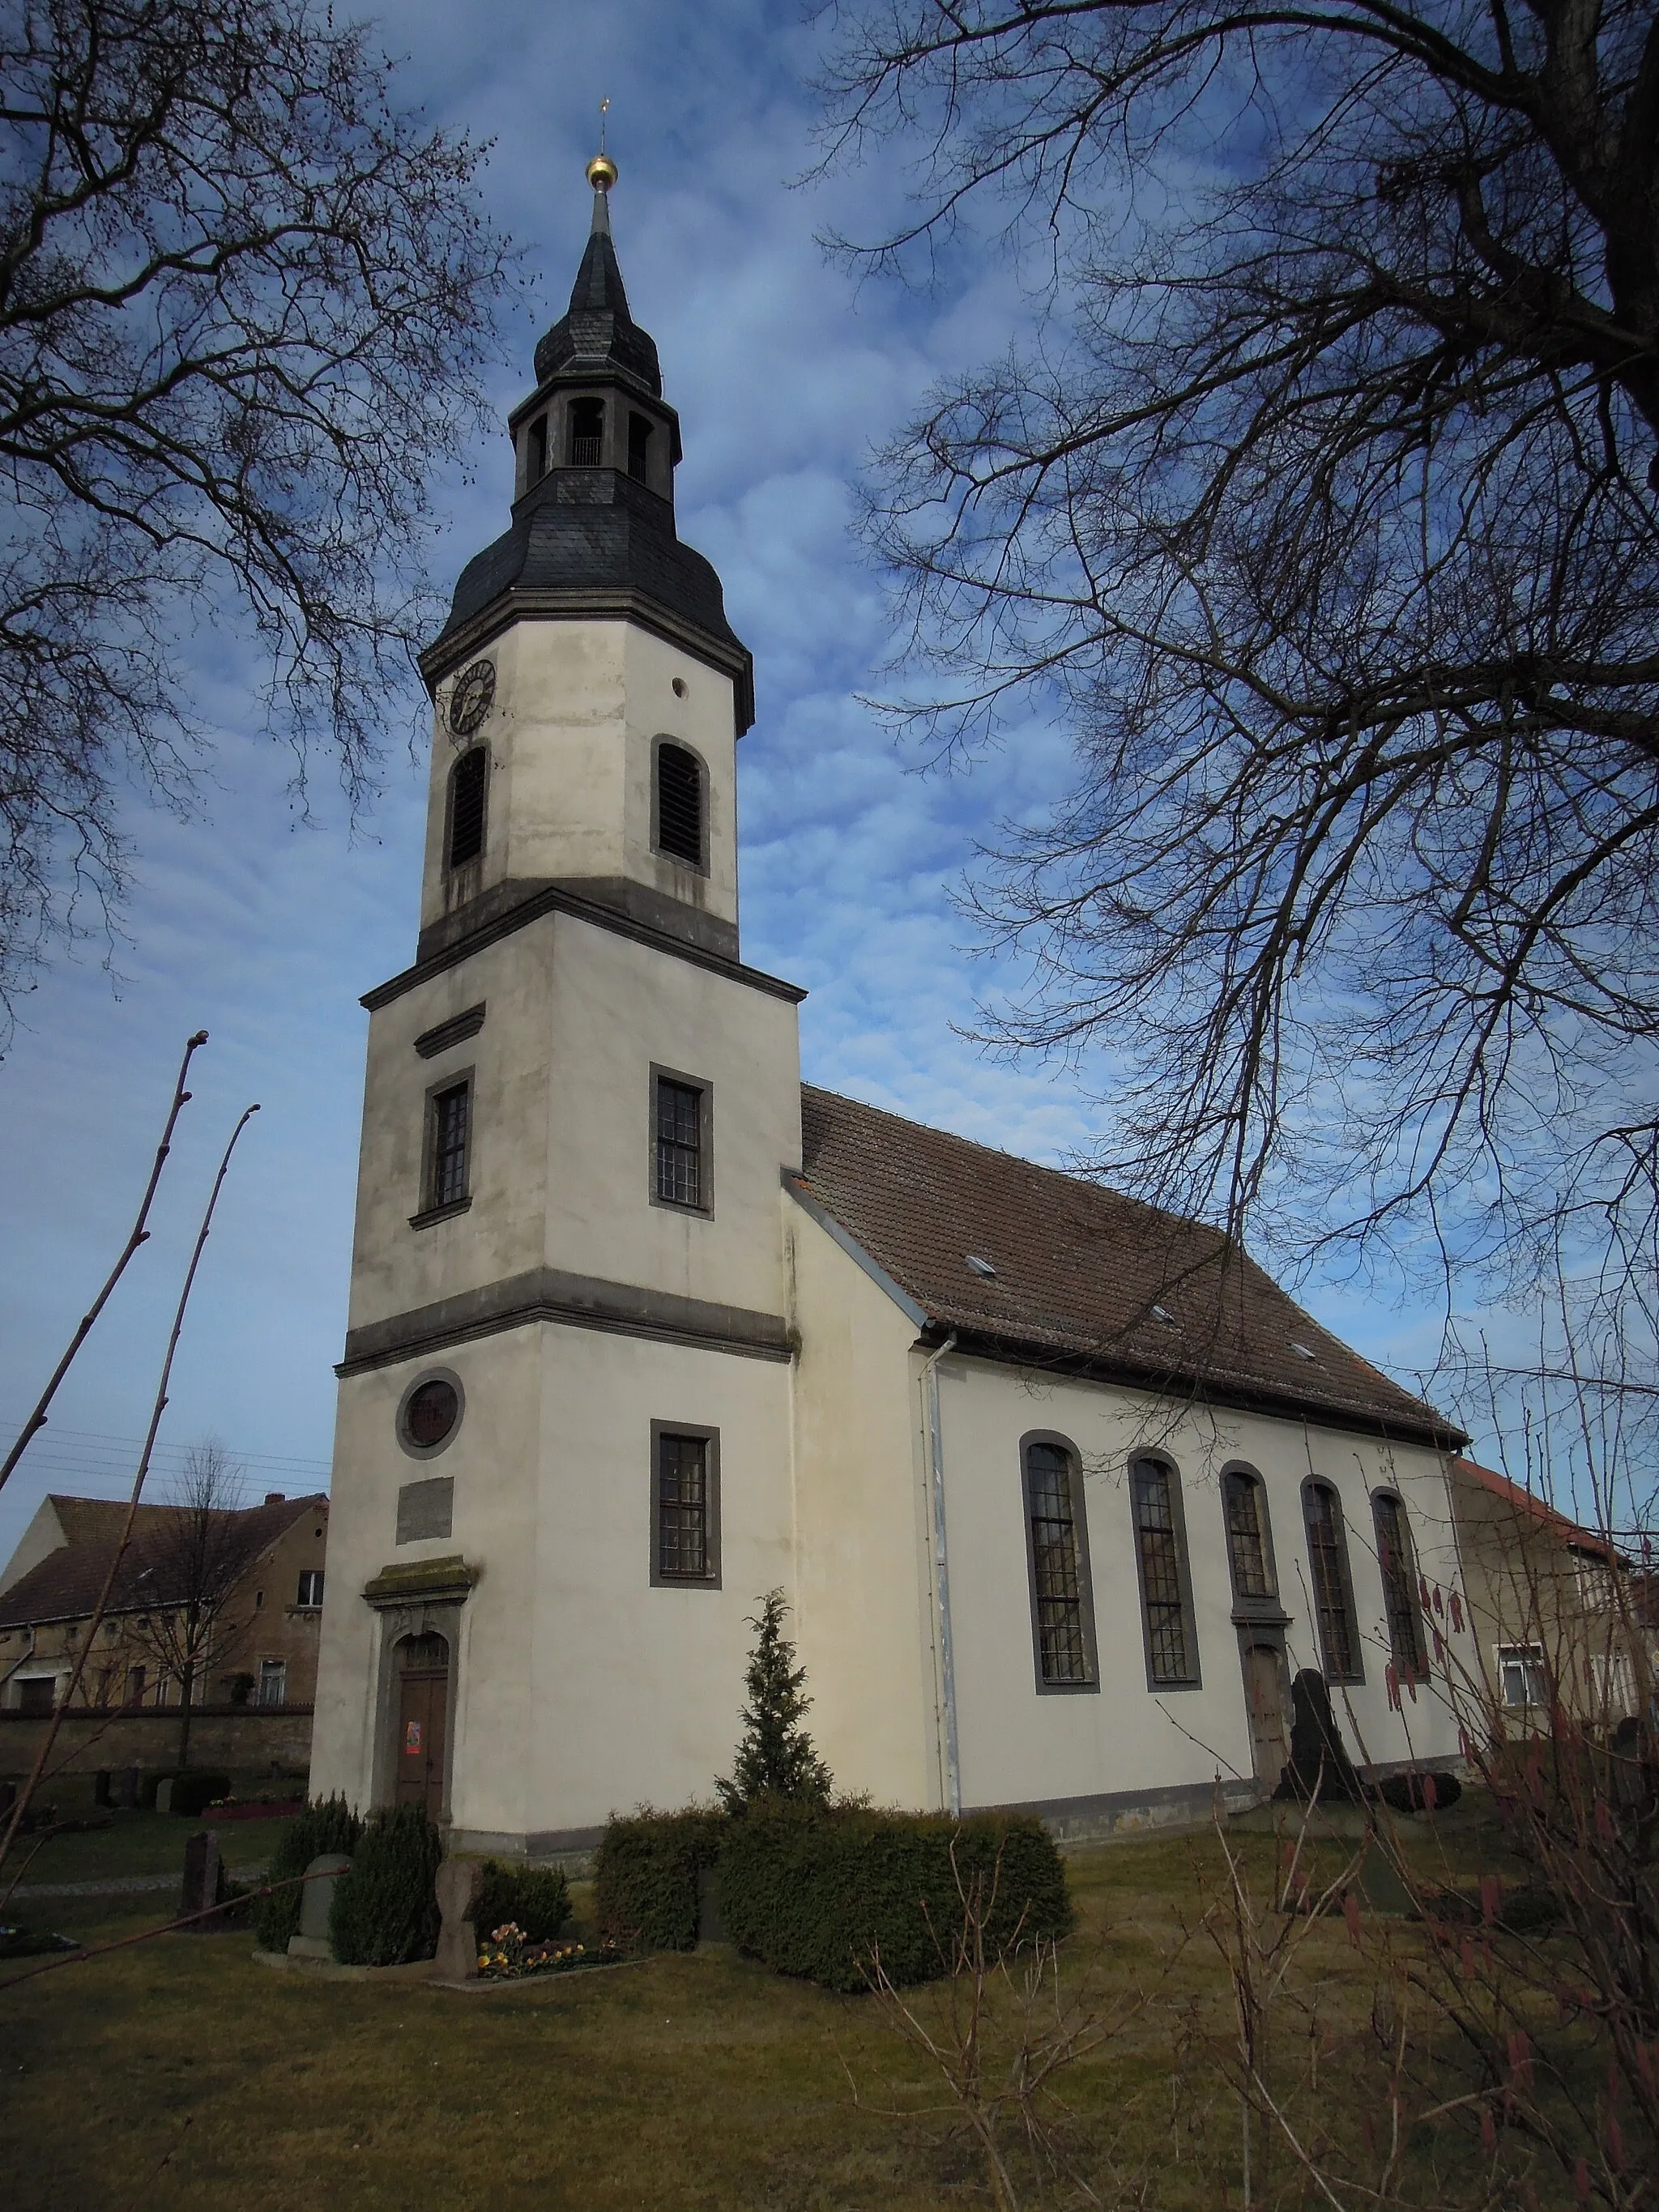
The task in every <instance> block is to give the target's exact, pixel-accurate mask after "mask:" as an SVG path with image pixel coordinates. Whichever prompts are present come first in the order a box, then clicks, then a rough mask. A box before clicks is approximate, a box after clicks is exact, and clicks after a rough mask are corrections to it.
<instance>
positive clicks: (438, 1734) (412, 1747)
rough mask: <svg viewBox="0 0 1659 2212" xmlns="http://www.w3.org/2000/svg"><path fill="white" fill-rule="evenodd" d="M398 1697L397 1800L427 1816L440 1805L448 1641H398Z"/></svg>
mask: <svg viewBox="0 0 1659 2212" xmlns="http://www.w3.org/2000/svg"><path fill="white" fill-rule="evenodd" d="M402 1652H403V1662H404V1663H403V1668H402V1672H401V1674H400V1676H399V1680H398V1793H397V1794H398V1804H400V1805H420V1806H423V1807H424V1808H425V1809H426V1816H427V1818H428V1820H438V1819H439V1818H440V1817H441V1814H442V1813H443V1809H444V1723H445V1722H446V1720H447V1717H448V1711H449V1646H448V1645H447V1644H446V1643H445V1641H444V1639H443V1638H442V1637H441V1636H422V1637H416V1638H413V1639H411V1641H410V1642H409V1643H407V1644H404V1646H403V1647H402Z"/></svg>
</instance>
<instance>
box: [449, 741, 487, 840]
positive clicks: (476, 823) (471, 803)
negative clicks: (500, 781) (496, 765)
mask: <svg viewBox="0 0 1659 2212" xmlns="http://www.w3.org/2000/svg"><path fill="white" fill-rule="evenodd" d="M488 781H489V753H488V752H487V751H486V750H485V749H484V747H483V745H474V747H473V748H472V750H471V752H467V753H463V754H462V755H461V757H460V758H459V760H458V761H457V762H456V763H455V765H454V767H453V769H451V771H450V776H449V865H450V866H451V868H461V867H465V865H466V863H467V862H468V861H469V860H477V857H478V855H479V854H480V853H482V852H483V843H484V789H485V786H486V784H487V783H488Z"/></svg>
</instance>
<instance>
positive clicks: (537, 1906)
mask: <svg viewBox="0 0 1659 2212" xmlns="http://www.w3.org/2000/svg"><path fill="white" fill-rule="evenodd" d="M569 1917H570V1889H569V1885H568V1883H567V1882H566V1881H565V1878H564V1874H563V1871H562V1869H560V1868H558V1867H532V1866H503V1865H502V1863H501V1861H500V1859H486V1860H485V1861H484V1863H483V1871H482V1873H481V1874H480V1875H479V1878H478V1893H477V1897H476V1898H474V1899H473V1901H472V1925H473V1927H474V1928H475V1929H477V1934H478V1936H479V1940H480V1941H482V1940H483V1937H484V1936H488V1935H489V1934H491V1933H492V1932H493V1930H495V1929H497V1928H501V1927H504V1926H505V1925H506V1923H507V1922H508V1921H509V1920H510V1921H512V1922H513V1923H514V1925H515V1926H516V1927H518V1928H519V1929H521V1930H522V1932H523V1933H524V1934H525V1935H526V1936H528V1937H529V1938H530V1940H531V1942H541V1941H543V1940H544V1939H545V1938H546V1937H548V1936H556V1935H557V1934H558V1932H559V1930H560V1929H561V1928H562V1927H563V1926H564V1923H565V1922H566V1921H567V1920H568V1919H569Z"/></svg>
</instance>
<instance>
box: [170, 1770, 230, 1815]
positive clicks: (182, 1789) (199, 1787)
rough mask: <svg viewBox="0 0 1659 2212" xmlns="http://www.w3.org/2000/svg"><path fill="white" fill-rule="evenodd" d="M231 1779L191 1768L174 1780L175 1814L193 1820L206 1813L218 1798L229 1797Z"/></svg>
mask: <svg viewBox="0 0 1659 2212" xmlns="http://www.w3.org/2000/svg"><path fill="white" fill-rule="evenodd" d="M229 1795H230V1777H229V1775H228V1774H210V1773H208V1772H207V1771H206V1770H205V1769H204V1768H197V1767H194V1766H192V1767H191V1768H190V1769H189V1770H188V1771H186V1772H185V1773H183V1774H175V1775H174V1776H173V1797H172V1805H173V1811H174V1812H175V1813H182V1814H184V1815H185V1818H186V1819H187V1820H195V1819H196V1817H197V1814H201V1813H204V1812H205V1811H206V1810H207V1808H208V1807H209V1806H210V1805H211V1804H212V1803H213V1802H214V1801H215V1799H216V1798H219V1797H228V1796H229Z"/></svg>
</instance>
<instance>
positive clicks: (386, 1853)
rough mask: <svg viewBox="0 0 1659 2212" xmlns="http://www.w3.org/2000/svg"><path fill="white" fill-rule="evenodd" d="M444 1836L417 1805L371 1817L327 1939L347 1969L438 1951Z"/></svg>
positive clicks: (340, 1889)
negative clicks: (438, 1880) (438, 1890)
mask: <svg viewBox="0 0 1659 2212" xmlns="http://www.w3.org/2000/svg"><path fill="white" fill-rule="evenodd" d="M443 1855H444V1847H443V1841H442V1838H441V1837H440V1836H439V1833H438V1831H437V1830H436V1829H435V1827H434V1826H433V1825H432V1823H431V1821H430V1820H428V1819H427V1817H426V1812H425V1808H423V1807H422V1806H419V1805H393V1806H392V1807H391V1808H390V1809H389V1810H388V1811H386V1812H384V1813H376V1814H374V1815H373V1816H372V1817H371V1819H370V1820H369V1823H368V1826H367V1827H366V1828H365V1829H364V1830H363V1832H362V1838H361V1839H360V1841H359V1842H358V1844H357V1848H356V1850H355V1851H354V1852H353V1853H352V1855H351V1864H350V1866H349V1868H348V1869H347V1870H346V1872H345V1873H344V1874H343V1875H341V1877H340V1880H339V1882H338V1885H337V1887H336V1889H335V1892H334V1902H333V1904H332V1905H331V1906H330V1908H329V1915H328V1934H329V1941H330V1942H331V1943H332V1945H333V1947H334V1955H335V1957H336V1958H337V1960H339V1961H340V1964H341V1965H342V1966H402V1965H403V1964H404V1961H405V1960H410V1959H429V1958H431V1957H432V1956H433V1955H434V1954H435V1952H436V1950H437V1948H438V1928H439V1913H438V1898H437V1893H436V1891H435V1889H434V1887H433V1883H434V1881H435V1879H436V1876H437V1872H438V1866H439V1862H440V1861H441V1859H442V1857H443Z"/></svg>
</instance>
